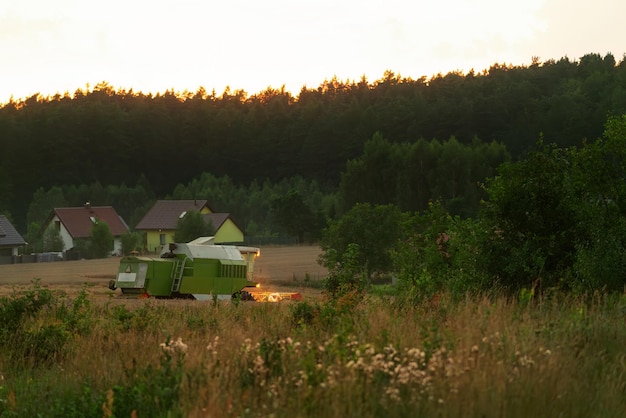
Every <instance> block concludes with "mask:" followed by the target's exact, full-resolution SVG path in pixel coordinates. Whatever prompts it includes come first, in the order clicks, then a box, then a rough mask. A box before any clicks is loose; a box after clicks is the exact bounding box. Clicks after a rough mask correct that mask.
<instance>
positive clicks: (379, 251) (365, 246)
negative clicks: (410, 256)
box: [320, 203, 406, 282]
mask: <svg viewBox="0 0 626 418" xmlns="http://www.w3.org/2000/svg"><path fill="white" fill-rule="evenodd" d="M405 220H406V214H403V213H401V212H400V210H399V209H398V208H397V207H396V206H394V205H375V206H373V205H370V204H369V203H362V204H357V205H355V206H354V207H353V208H352V209H350V210H349V211H348V212H347V213H346V214H345V215H344V216H342V217H341V218H340V219H339V220H337V221H333V222H331V224H330V225H329V226H328V228H326V229H325V230H324V232H323V233H322V239H321V242H320V246H321V248H322V251H323V253H322V255H321V256H320V262H321V264H322V265H324V266H325V267H326V268H328V269H329V270H330V269H334V268H335V266H336V264H337V262H338V261H341V260H344V259H345V256H344V254H345V253H346V252H348V250H349V249H350V248H352V250H351V251H352V255H351V257H349V259H350V265H354V263H355V260H356V261H358V263H359V264H360V265H361V266H362V268H363V271H364V272H365V277H366V278H367V280H368V282H369V280H370V279H371V277H372V275H373V274H375V273H381V274H382V273H386V272H389V271H390V270H391V269H392V260H391V250H392V249H393V248H394V247H395V246H396V243H397V241H398V239H400V237H401V233H402V224H403V223H404V221H405ZM351 244H356V245H357V247H351ZM357 249H358V251H357Z"/></svg>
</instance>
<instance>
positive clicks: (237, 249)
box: [109, 237, 260, 300]
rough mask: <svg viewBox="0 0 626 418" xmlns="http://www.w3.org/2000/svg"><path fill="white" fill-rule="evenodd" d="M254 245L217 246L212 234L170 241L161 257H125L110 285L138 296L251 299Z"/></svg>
mask: <svg viewBox="0 0 626 418" xmlns="http://www.w3.org/2000/svg"><path fill="white" fill-rule="evenodd" d="M259 254H260V250H259V249H258V248H256V247H244V246H235V245H218V244H215V243H214V241H213V237H201V238H198V239H196V240H193V241H191V242H188V243H172V244H170V245H169V248H167V249H165V250H164V251H163V252H162V253H161V255H160V257H143V256H135V255H133V256H126V257H123V258H122V259H121V260H120V265H119V269H118V273H117V277H116V279H115V281H114V282H112V283H111V284H110V286H109V287H110V288H111V289H112V290H114V289H116V288H119V289H121V291H122V293H123V294H124V295H131V296H133V295H135V296H137V297H141V296H144V297H145V296H148V297H160V298H172V297H189V298H191V297H192V298H195V299H199V300H207V299H211V298H217V299H231V298H232V297H233V296H235V297H241V298H242V299H253V298H252V296H251V294H250V292H249V290H252V289H254V288H256V287H257V283H255V282H253V281H252V280H253V271H254V260H255V259H256V257H258V256H259Z"/></svg>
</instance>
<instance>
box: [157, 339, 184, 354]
mask: <svg viewBox="0 0 626 418" xmlns="http://www.w3.org/2000/svg"><path fill="white" fill-rule="evenodd" d="M160 347H161V349H162V350H163V351H166V352H168V353H170V354H174V353H183V354H184V353H186V352H187V344H185V343H184V342H183V339H182V338H181V337H178V339H176V341H168V342H165V343H161V344H160Z"/></svg>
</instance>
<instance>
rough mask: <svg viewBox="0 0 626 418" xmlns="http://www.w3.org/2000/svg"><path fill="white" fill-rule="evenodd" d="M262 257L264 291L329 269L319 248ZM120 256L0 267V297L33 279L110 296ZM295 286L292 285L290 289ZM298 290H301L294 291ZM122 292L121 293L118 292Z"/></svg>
mask: <svg viewBox="0 0 626 418" xmlns="http://www.w3.org/2000/svg"><path fill="white" fill-rule="evenodd" d="M260 248H261V256H260V257H259V258H258V259H257V261H256V263H255V278H256V280H257V281H258V282H259V283H261V286H262V288H264V289H267V290H268V291H270V290H276V291H279V290H283V288H284V287H286V284H287V285H288V286H287V287H289V288H290V289H291V288H297V287H299V286H298V283H302V282H303V281H304V279H305V278H307V277H308V279H310V280H322V279H323V278H324V277H325V274H326V269H324V267H322V266H320V265H319V264H318V263H317V258H318V256H319V254H320V253H321V250H320V248H319V247H317V246H267V247H260ZM119 262H120V257H110V258H106V259H99V260H78V261H63V262H51V263H27V264H6V265H0V295H6V294H9V293H10V292H12V290H13V289H14V288H15V287H16V286H17V287H22V286H27V285H30V284H31V282H32V281H33V280H34V279H39V280H40V281H39V284H40V285H41V286H43V287H46V288H50V289H59V290H64V291H66V292H67V293H68V294H72V293H76V292H78V291H80V290H81V289H83V288H84V287H85V285H86V286H87V288H88V289H89V294H91V295H93V296H102V295H105V296H107V297H110V296H111V293H112V292H111V291H110V290H109V289H108V284H109V280H111V279H113V278H115V275H116V273H117V268H118V265H119ZM292 284H293V286H291V285H292ZM295 290H299V289H295ZM118 292H119V291H118Z"/></svg>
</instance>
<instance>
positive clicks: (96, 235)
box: [89, 220, 113, 258]
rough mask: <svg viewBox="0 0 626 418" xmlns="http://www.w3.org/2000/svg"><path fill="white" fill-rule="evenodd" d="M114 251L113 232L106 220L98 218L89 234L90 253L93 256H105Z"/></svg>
mask: <svg viewBox="0 0 626 418" xmlns="http://www.w3.org/2000/svg"><path fill="white" fill-rule="evenodd" d="M111 251H113V234H112V233H111V229H109V226H108V225H107V224H106V222H104V221H101V220H97V221H96V222H95V223H94V224H93V226H92V227H91V234H90V235H89V253H90V255H91V257H93V258H105V257H108V256H109V255H111Z"/></svg>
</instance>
